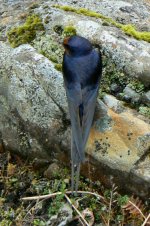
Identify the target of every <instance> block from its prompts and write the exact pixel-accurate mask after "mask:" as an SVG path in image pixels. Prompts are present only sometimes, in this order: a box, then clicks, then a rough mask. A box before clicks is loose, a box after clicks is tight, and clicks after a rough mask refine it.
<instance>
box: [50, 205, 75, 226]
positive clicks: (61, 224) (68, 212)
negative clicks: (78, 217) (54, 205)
mask: <svg viewBox="0 0 150 226" xmlns="http://www.w3.org/2000/svg"><path fill="white" fill-rule="evenodd" d="M72 218H73V210H72V208H71V206H70V205H69V204H67V203H63V206H62V207H61V208H60V209H59V211H58V213H57V215H54V216H52V217H51V218H50V220H49V221H48V222H47V223H48V225H51V226H55V225H58V226H66V225H67V223H69V222H70V221H71V220H72Z"/></svg>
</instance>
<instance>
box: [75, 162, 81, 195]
mask: <svg viewBox="0 0 150 226" xmlns="http://www.w3.org/2000/svg"><path fill="white" fill-rule="evenodd" d="M80 165H81V164H80V163H79V164H78V165H77V166H76V177H75V192H76V193H77V190H78V185H79V177H80Z"/></svg>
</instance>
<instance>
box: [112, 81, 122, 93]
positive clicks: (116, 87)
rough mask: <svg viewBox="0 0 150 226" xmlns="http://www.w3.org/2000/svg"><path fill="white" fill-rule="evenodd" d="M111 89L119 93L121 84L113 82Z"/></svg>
mask: <svg viewBox="0 0 150 226" xmlns="http://www.w3.org/2000/svg"><path fill="white" fill-rule="evenodd" d="M110 90H111V92H112V93H113V94H117V93H118V92H119V91H120V86H119V85H118V84H116V83H112V84H111V86H110Z"/></svg>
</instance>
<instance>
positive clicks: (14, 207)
mask: <svg viewBox="0 0 150 226" xmlns="http://www.w3.org/2000/svg"><path fill="white" fill-rule="evenodd" d="M0 162H1V167H0V184H1V188H2V189H1V190H0V225H1V226H6V225H8V226H9V225H10V226H11V225H24V224H26V225H28V224H30V225H33V226H36V225H39V226H46V225H48V224H49V223H48V222H49V221H50V218H51V217H53V216H54V215H55V216H57V215H58V218H60V217H61V215H63V212H61V211H62V207H63V206H64V205H65V204H66V203H67V204H68V202H67V200H66V195H67V197H68V198H69V199H70V201H71V202H72V203H73V204H74V205H77V206H76V207H77V209H78V210H79V212H80V213H81V214H82V213H83V211H85V210H87V209H88V210H89V212H90V213H91V214H92V216H93V220H94V223H95V224H98V225H99V224H101V223H104V224H105V222H110V225H125V224H129V225H130V224H131V225H132V223H133V222H134V223H136V225H137V226H140V225H141V224H142V223H143V221H144V219H143V218H142V217H141V215H140V213H139V212H138V211H137V209H136V207H135V206H136V205H137V206H138V208H139V209H140V211H142V213H143V215H145V217H146V216H147V215H146V213H148V209H149V207H148V204H146V203H145V204H142V203H141V200H139V199H134V198H129V197H128V196H127V195H120V194H119V193H118V191H117V188H116V186H115V185H114V184H113V185H112V188H111V189H106V188H105V187H104V186H103V185H102V184H100V182H99V181H96V182H94V183H93V182H91V181H90V180H89V179H86V178H84V177H82V176H81V178H80V182H79V190H82V191H88V192H90V191H91V189H92V192H93V193H94V194H95V195H92V194H84V193H83V194H78V195H77V196H71V195H70V194H68V193H67V192H68V191H69V190H70V179H71V178H70V170H68V169H67V168H63V166H59V167H58V169H57V170H56V172H55V177H54V178H52V179H47V178H44V176H43V174H44V171H45V170H46V169H47V167H48V164H47V163H46V165H45V166H43V165H42V166H40V165H39V170H40V173H39V171H35V169H34V164H33V163H32V162H30V163H27V162H26V163H25V162H24V161H23V159H21V158H19V156H16V155H11V154H10V153H9V152H6V151H5V152H4V153H0ZM46 194H53V196H52V197H49V198H46V199H45V198H43V199H40V200H39V199H37V200H31V201H23V200H21V198H22V197H26V196H30V197H32V196H41V195H46ZM129 201H130V203H129ZM129 205H130V206H129ZM110 207H111V208H110ZM130 209H131V210H133V214H132V211H131V212H130ZM74 216H77V217H78V215H77V213H76V212H75V211H74V212H73V219H74ZM73 219H72V220H73ZM86 220H87V221H89V216H88V215H87V216H86Z"/></svg>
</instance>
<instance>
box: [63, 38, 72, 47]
mask: <svg viewBox="0 0 150 226" xmlns="http://www.w3.org/2000/svg"><path fill="white" fill-rule="evenodd" d="M69 38H70V37H67V38H65V39H64V41H63V45H64V47H65V46H67V45H68V41H69Z"/></svg>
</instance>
